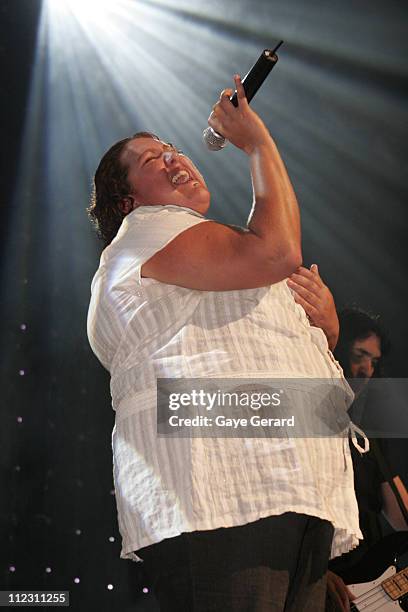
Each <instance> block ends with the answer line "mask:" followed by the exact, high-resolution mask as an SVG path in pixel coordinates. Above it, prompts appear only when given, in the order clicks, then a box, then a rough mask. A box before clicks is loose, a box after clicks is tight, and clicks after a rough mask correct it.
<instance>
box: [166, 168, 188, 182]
mask: <svg viewBox="0 0 408 612" xmlns="http://www.w3.org/2000/svg"><path fill="white" fill-rule="evenodd" d="M190 178H191V177H190V175H189V173H188V172H187V171H186V170H180V171H179V172H177V174H175V175H174V176H172V177H171V182H172V183H173V185H183V184H184V183H188V181H189V180H190Z"/></svg>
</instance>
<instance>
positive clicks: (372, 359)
mask: <svg viewBox="0 0 408 612" xmlns="http://www.w3.org/2000/svg"><path fill="white" fill-rule="evenodd" d="M380 358H381V342H380V338H379V337H378V336H377V335H375V334H372V335H371V336H368V337H367V338H364V339H361V340H359V339H357V340H355V341H354V342H353V344H352V346H351V351H350V372H351V377H352V379H354V381H352V387H353V389H354V391H355V392H358V391H361V389H362V388H363V387H364V386H365V385H366V384H367V382H368V381H369V380H370V378H371V377H372V376H373V374H374V370H375V367H376V365H377V364H378V361H379V360H380Z"/></svg>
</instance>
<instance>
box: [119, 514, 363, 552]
mask: <svg viewBox="0 0 408 612" xmlns="http://www.w3.org/2000/svg"><path fill="white" fill-rule="evenodd" d="M286 512H294V513H296V514H306V515H307V516H314V517H316V518H320V519H322V520H326V521H329V522H330V523H331V524H332V525H333V527H334V529H335V535H334V537H333V543H332V548H331V553H330V560H331V559H334V558H335V557H339V556H340V555H342V554H344V553H346V552H349V551H350V550H353V549H354V548H356V547H357V546H358V544H359V543H358V540H359V539H360V540H362V539H363V535H362V533H361V531H360V529H358V530H357V531H356V530H353V529H350V528H349V527H345V526H343V525H341V524H340V523H339V522H338V521H336V519H334V518H333V517H331V516H329V514H328V513H325V512H319V511H316V510H313V511H311V510H310V508H306V507H304V506H301V507H296V508H293V507H289V508H288V507H286V508H278V509H276V510H274V511H270V510H268V511H264V512H259V511H257V512H254V513H251V514H248V515H246V516H245V517H243V518H242V519H240V520H239V522H238V523H237V522H236V519H235V518H234V515H233V514H229V515H227V517H228V518H226V517H225V516H224V517H223V518H222V519H217V518H216V519H214V518H213V519H212V520H211V521H210V520H202V521H198V522H197V523H196V524H195V526H194V527H191V528H189V529H187V528H186V529H183V530H180V529H172V530H169V531H168V532H163V534H161V536H160V537H158V538H157V539H151V538H144V539H142V540H141V541H139V542H138V543H135V542H130V543H129V544H123V545H122V550H121V553H120V558H121V559H128V560H131V561H136V562H139V563H140V562H143V560H142V559H141V558H140V557H138V555H137V554H136V552H135V551H137V550H139V549H140V548H144V547H146V546H150V545H152V544H157V543H159V542H161V541H163V540H166V539H168V538H174V537H176V536H178V535H181V534H182V533H191V532H193V531H208V530H213V529H220V528H222V527H239V526H241V525H246V524H248V523H253V522H255V521H257V520H259V519H262V518H267V517H268V516H279V515H281V514H285V513H286ZM336 532H337V534H336ZM342 532H344V535H343V537H342ZM336 540H340V541H338V542H336Z"/></svg>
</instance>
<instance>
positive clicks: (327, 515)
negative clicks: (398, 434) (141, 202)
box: [88, 206, 362, 560]
mask: <svg viewBox="0 0 408 612" xmlns="http://www.w3.org/2000/svg"><path fill="white" fill-rule="evenodd" d="M205 221H207V219H205V218H204V217H203V216H202V215H200V214H199V213H196V212H194V211H192V210H190V209H188V208H182V207H178V206H143V207H140V208H137V209H136V210H134V211H133V212H132V213H130V214H129V215H127V216H126V217H125V219H124V221H123V223H122V225H121V227H120V230H119V232H118V234H117V236H116V237H115V239H114V240H113V242H112V243H111V244H110V245H109V246H108V247H107V248H106V249H105V250H104V251H103V253H102V256H101V260H100V266H99V269H98V270H97V272H96V274H95V276H94V278H93V281H92V297H91V302H90V306H89V313H88V338H89V341H90V344H91V347H92V349H93V351H94V353H95V354H96V356H97V357H98V359H99V360H100V361H101V363H102V364H103V365H104V367H105V368H107V369H108V370H109V372H110V374H111V394H112V405H113V408H114V410H115V411H116V421H115V427H114V430H113V435H112V448H113V463H114V482H115V493H116V502H117V510H118V522H119V529H120V532H121V535H122V552H121V557H122V558H131V559H135V560H137V559H138V557H137V555H135V554H134V551H137V550H138V549H139V548H142V547H145V546H148V545H149V544H153V543H156V542H159V541H161V540H163V539H165V538H170V537H174V536H176V535H179V534H180V533H183V532H190V531H195V530H207V529H216V528H219V527H230V526H236V525H243V524H246V523H248V522H251V521H255V520H257V519H259V518H263V517H266V516H270V515H278V514H281V513H284V512H289V511H292V512H298V513H304V514H308V515H311V516H317V517H320V518H322V519H326V520H328V521H330V522H331V523H332V524H333V525H334V527H335V533H334V538H333V545H332V553H331V556H332V557H334V556H337V555H340V554H342V553H343V552H346V551H348V550H350V549H351V548H353V547H355V546H356V545H357V544H358V538H362V535H361V532H360V529H359V524H358V508H357V502H356V498H355V494H354V482H353V468H352V462H351V457H350V451H349V445H348V438H347V437H340V436H339V437H336V438H296V439H295V438H291V439H290V440H289V439H287V438H286V439H276V438H275V439H273V438H270V439H265V438H261V439H260V438H249V439H245V438H232V439H231V438H171V437H158V436H157V434H156V427H157V425H156V379H157V378H161V377H164V378H165V377H167V378H198V377H204V378H208V377H211V378H241V377H242V378H277V377H282V378H315V379H319V378H320V379H322V378H325V379H331V380H333V381H334V382H335V384H337V385H338V386H340V387H341V388H342V389H343V396H344V406H345V408H346V407H347V406H348V405H349V403H350V402H351V400H352V392H351V390H350V388H349V387H348V385H347V383H346V382H345V380H344V379H343V373H342V370H341V368H340V366H339V365H338V363H337V362H336V361H335V359H334V357H333V356H332V354H331V352H330V351H329V348H328V345H327V341H326V337H325V335H324V333H323V332H322V330H320V329H317V328H315V327H311V326H310V325H309V322H308V319H307V317H306V315H305V312H304V310H303V308H301V307H300V306H299V305H298V304H296V302H295V300H294V298H293V296H292V293H291V291H290V290H289V288H288V287H287V285H286V282H285V281H282V282H279V283H276V284H274V285H271V286H269V287H262V288H258V289H245V290H234V291H198V290H192V289H186V288H183V287H178V286H175V285H168V284H165V283H161V282H159V281H155V280H154V279H148V278H142V277H141V266H142V265H143V263H144V262H146V261H147V260H148V259H149V258H150V257H152V256H153V254H154V253H156V252H157V251H159V250H160V249H162V248H163V247H164V246H165V245H166V244H167V243H168V242H169V241H171V240H172V239H173V238H175V237H176V236H177V235H178V234H180V233H181V232H183V231H184V230H186V229H188V228H189V227H192V226H193V225H195V224H197V223H203V222H205Z"/></svg>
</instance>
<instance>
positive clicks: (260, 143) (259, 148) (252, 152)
mask: <svg viewBox="0 0 408 612" xmlns="http://www.w3.org/2000/svg"><path fill="white" fill-rule="evenodd" d="M244 151H245V153H246V154H247V155H248V157H249V158H255V157H258V156H259V155H264V154H265V153H267V154H270V153H271V152H273V153H275V152H277V151H278V149H277V146H276V144H275V142H274V140H273V138H272V136H271V135H270V134H269V132H268V133H267V134H265V135H264V136H263V138H261V139H258V140H256V142H253V143H251V142H250V143H248V144H247V145H246V146H245V148H244Z"/></svg>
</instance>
